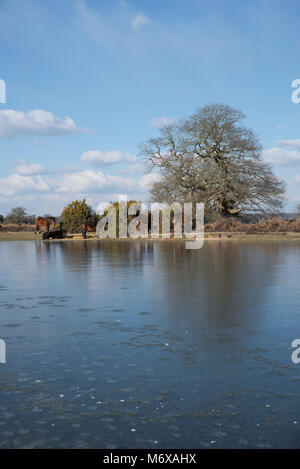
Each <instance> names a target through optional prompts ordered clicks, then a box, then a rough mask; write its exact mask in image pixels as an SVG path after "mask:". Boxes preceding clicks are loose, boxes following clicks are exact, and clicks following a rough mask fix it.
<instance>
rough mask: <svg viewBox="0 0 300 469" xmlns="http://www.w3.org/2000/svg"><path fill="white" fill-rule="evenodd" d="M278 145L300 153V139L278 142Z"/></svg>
mask: <svg viewBox="0 0 300 469" xmlns="http://www.w3.org/2000/svg"><path fill="white" fill-rule="evenodd" d="M277 145H279V146H280V147H284V148H288V149H291V150H298V151H300V139H295V140H278V141H277Z"/></svg>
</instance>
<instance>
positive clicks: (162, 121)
mask: <svg viewBox="0 0 300 469" xmlns="http://www.w3.org/2000/svg"><path fill="white" fill-rule="evenodd" d="M174 122H175V121H174V119H171V117H165V116H162V117H156V118H155V119H153V120H152V121H151V122H150V125H151V126H152V127H156V128H157V129H159V128H160V127H164V126H165V125H171V124H174Z"/></svg>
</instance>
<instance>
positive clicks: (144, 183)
mask: <svg viewBox="0 0 300 469" xmlns="http://www.w3.org/2000/svg"><path fill="white" fill-rule="evenodd" d="M160 179H161V175H160V174H158V173H148V174H145V175H144V176H142V177H141V178H140V180H139V187H140V189H141V190H142V191H143V192H147V191H149V189H150V188H151V186H152V184H153V183H154V182H158V181H159V180H160Z"/></svg>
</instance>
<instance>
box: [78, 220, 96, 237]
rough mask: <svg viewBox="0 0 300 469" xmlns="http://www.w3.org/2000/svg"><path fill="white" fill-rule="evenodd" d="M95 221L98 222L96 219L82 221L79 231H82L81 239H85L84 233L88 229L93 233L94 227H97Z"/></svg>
mask: <svg viewBox="0 0 300 469" xmlns="http://www.w3.org/2000/svg"><path fill="white" fill-rule="evenodd" d="M97 223H98V222H97V221H86V222H84V223H82V225H81V233H82V237H83V239H86V234H87V232H88V231H92V232H94V233H95V231H96V228H97Z"/></svg>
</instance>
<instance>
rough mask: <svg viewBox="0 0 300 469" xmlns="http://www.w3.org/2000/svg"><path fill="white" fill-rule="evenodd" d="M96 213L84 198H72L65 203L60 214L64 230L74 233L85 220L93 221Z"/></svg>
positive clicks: (79, 229)
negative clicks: (67, 203)
mask: <svg viewBox="0 0 300 469" xmlns="http://www.w3.org/2000/svg"><path fill="white" fill-rule="evenodd" d="M95 219H96V214H95V212H94V211H93V209H92V207H90V206H89V205H88V204H87V203H86V201H85V199H83V200H74V201H73V202H71V203H70V204H69V205H67V206H66V207H65V208H64V209H63V211H62V214H61V223H62V226H63V228H65V229H66V230H68V231H70V232H72V233H76V232H79V231H81V224H82V223H84V222H86V221H94V220H95Z"/></svg>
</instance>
